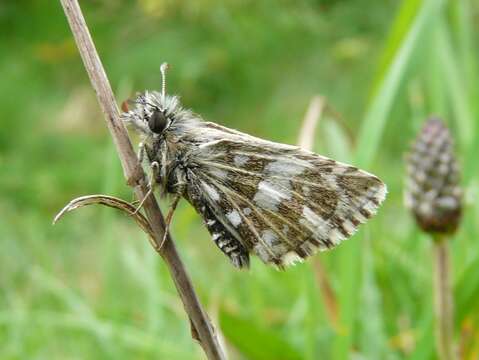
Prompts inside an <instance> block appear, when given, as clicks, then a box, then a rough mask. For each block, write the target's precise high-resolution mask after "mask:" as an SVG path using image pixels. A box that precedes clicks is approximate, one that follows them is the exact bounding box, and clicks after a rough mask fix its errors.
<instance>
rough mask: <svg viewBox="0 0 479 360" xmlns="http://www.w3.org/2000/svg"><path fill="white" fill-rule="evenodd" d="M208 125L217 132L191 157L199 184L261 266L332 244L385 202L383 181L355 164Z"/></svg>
mask: <svg viewBox="0 0 479 360" xmlns="http://www.w3.org/2000/svg"><path fill="white" fill-rule="evenodd" d="M207 124H208V126H211V127H212V129H211V130H214V131H216V132H217V134H216V135H213V132H210V133H209V134H210V139H209V140H208V141H205V142H204V143H203V144H201V145H200V146H199V149H198V151H195V153H194V154H192V155H191V161H193V162H194V163H195V170H194V176H195V177H196V178H197V179H196V183H200V184H204V186H206V189H203V192H204V193H206V196H205V199H204V200H205V201H206V203H207V207H209V208H211V209H212V212H213V213H214V214H215V222H216V221H218V222H220V223H221V224H223V228H224V229H225V232H226V234H228V236H229V237H230V238H234V239H235V242H237V243H238V244H239V245H241V246H239V245H238V247H241V249H242V250H243V252H244V251H245V250H246V251H248V252H253V253H254V254H256V255H257V256H259V258H260V259H261V260H262V261H263V262H265V263H271V264H275V265H277V266H278V267H283V266H284V265H288V264H290V263H292V262H294V261H296V260H301V259H304V258H306V257H308V256H310V255H312V254H314V253H315V252H316V251H317V250H324V249H329V248H332V247H334V246H336V245H337V244H339V243H340V242H341V241H342V240H344V239H346V238H348V237H349V236H351V235H352V234H353V233H354V232H355V231H356V229H357V227H358V225H359V224H361V223H364V222H366V221H367V219H369V218H370V217H371V216H373V215H374V214H375V212H376V210H377V208H378V207H379V205H380V203H381V202H382V201H383V200H384V198H385V194H386V187H385V185H384V183H382V182H381V180H379V179H378V178H377V177H375V176H374V175H371V174H369V173H367V172H365V171H362V170H359V169H357V168H355V167H353V166H349V165H346V164H342V163H338V162H336V161H334V160H331V159H328V158H325V157H323V156H319V155H316V154H314V153H311V152H308V151H305V150H302V149H300V148H297V147H294V146H289V145H282V144H277V143H273V142H269V141H265V140H262V139H258V138H255V137H252V136H249V135H245V134H242V133H240V132H236V131H234V130H231V129H227V128H222V127H220V126H218V125H216V124H211V123H207ZM205 190H206V191H205ZM213 236H218V235H213ZM230 258H231V257H230ZM245 264H246V262H245ZM240 266H241V265H240Z"/></svg>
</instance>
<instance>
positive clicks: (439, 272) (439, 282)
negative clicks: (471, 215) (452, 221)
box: [433, 236, 456, 360]
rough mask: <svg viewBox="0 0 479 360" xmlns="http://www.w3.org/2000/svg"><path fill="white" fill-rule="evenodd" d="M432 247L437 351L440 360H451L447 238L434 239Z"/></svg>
mask: <svg viewBox="0 0 479 360" xmlns="http://www.w3.org/2000/svg"><path fill="white" fill-rule="evenodd" d="M433 247H434V305H435V315H436V326H435V327H436V344H437V351H438V355H439V359H440V360H453V359H455V358H456V356H455V353H454V345H453V324H454V323H453V303H452V293H451V284H450V274H449V271H450V269H449V252H448V248H447V238H446V237H439V236H438V237H435V238H434V241H433Z"/></svg>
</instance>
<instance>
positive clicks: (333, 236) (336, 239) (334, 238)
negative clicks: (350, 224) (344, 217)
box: [328, 229, 344, 245]
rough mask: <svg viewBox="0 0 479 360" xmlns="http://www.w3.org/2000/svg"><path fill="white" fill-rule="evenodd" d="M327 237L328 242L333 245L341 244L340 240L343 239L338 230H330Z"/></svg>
mask: <svg viewBox="0 0 479 360" xmlns="http://www.w3.org/2000/svg"><path fill="white" fill-rule="evenodd" d="M328 237H329V240H331V242H332V243H333V244H334V245H337V244H339V243H340V242H341V240H343V239H344V236H343V234H341V233H340V232H339V231H338V229H332V230H331V231H330V233H329V235H328Z"/></svg>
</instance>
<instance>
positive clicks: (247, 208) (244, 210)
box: [243, 207, 251, 215]
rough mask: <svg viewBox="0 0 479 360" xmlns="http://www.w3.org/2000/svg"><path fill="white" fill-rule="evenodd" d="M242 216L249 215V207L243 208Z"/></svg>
mask: <svg viewBox="0 0 479 360" xmlns="http://www.w3.org/2000/svg"><path fill="white" fill-rule="evenodd" d="M243 214H245V215H249V214H251V209H250V208H249V207H246V208H244V209H243Z"/></svg>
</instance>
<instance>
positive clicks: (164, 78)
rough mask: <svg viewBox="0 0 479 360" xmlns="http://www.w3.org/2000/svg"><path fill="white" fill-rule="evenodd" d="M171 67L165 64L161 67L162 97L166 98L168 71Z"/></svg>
mask: <svg viewBox="0 0 479 360" xmlns="http://www.w3.org/2000/svg"><path fill="white" fill-rule="evenodd" d="M169 67H170V65H168V63H163V64H161V66H160V71H161V95H162V96H163V97H165V95H166V70H168V69H169Z"/></svg>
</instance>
